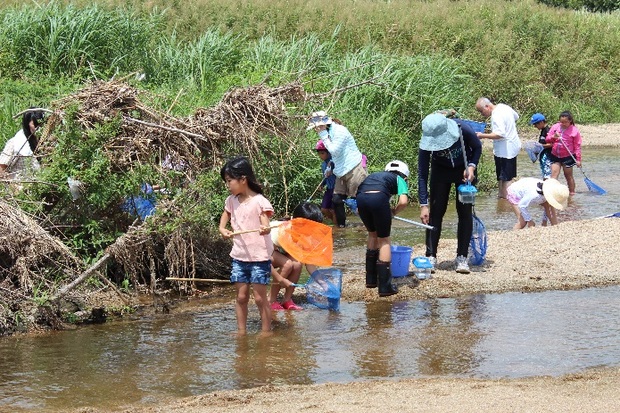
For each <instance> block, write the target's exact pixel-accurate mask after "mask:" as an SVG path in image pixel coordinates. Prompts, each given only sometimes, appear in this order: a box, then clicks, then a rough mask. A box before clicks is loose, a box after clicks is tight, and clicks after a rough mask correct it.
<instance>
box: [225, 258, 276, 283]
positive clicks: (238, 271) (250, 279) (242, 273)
mask: <svg viewBox="0 0 620 413" xmlns="http://www.w3.org/2000/svg"><path fill="white" fill-rule="evenodd" d="M270 278H271V260H267V261H258V262H244V261H239V260H235V259H233V260H232V271H231V272H230V282H231V283H245V284H248V283H251V284H263V285H267V284H269V279H270Z"/></svg>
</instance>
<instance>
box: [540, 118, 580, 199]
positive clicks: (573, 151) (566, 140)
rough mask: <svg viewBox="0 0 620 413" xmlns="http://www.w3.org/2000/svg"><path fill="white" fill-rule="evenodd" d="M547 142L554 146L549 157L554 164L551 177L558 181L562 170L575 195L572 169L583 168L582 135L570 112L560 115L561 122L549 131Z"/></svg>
mask: <svg viewBox="0 0 620 413" xmlns="http://www.w3.org/2000/svg"><path fill="white" fill-rule="evenodd" d="M546 140H547V143H552V144H553V147H552V149H551V154H550V155H549V160H550V161H551V162H552V163H551V177H552V178H554V179H557V178H558V176H559V175H560V168H561V169H562V170H563V171H564V178H566V184H567V185H568V190H569V192H570V194H571V195H573V194H575V177H574V176H573V170H572V167H573V166H575V165H577V167H578V168H581V134H580V133H579V129H577V127H576V126H575V121H574V120H573V115H572V114H571V113H570V112H569V111H565V112H562V113H560V119H559V122H558V123H556V124H555V125H553V126H552V127H551V129H549V132H548V133H547V138H546Z"/></svg>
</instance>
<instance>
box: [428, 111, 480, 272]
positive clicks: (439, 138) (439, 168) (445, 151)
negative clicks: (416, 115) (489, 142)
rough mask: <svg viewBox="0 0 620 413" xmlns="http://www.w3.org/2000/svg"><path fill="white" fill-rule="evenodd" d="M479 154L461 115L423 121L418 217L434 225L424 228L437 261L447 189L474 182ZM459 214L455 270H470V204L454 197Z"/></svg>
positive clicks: (433, 116)
mask: <svg viewBox="0 0 620 413" xmlns="http://www.w3.org/2000/svg"><path fill="white" fill-rule="evenodd" d="M459 129H460V131H462V133H463V141H464V147H465V154H466V155H467V162H468V163H467V165H465V158H464V157H463V143H462V142H461V139H460V136H461V133H460V132H459ZM481 154H482V143H481V142H480V139H479V138H478V137H477V136H476V132H474V130H473V129H472V128H471V127H470V126H469V125H468V124H467V123H465V122H462V121H461V120H460V119H448V118H446V117H445V116H444V115H442V114H439V113H433V114H430V115H428V116H427V117H425V118H424V120H423V121H422V139H421V140H420V152H419V154H418V200H419V201H420V219H421V220H422V222H423V223H425V224H428V225H432V226H433V227H435V230H434V231H431V230H426V256H427V257H429V260H430V261H431V264H433V269H432V272H434V270H435V265H436V264H437V246H438V245H439V238H440V237H441V225H442V222H443V216H444V215H445V213H446V209H447V208H448V202H449V201H450V189H451V188H452V185H453V184H454V189H455V192H456V190H457V188H458V186H459V185H460V184H462V183H464V182H466V181H469V182H471V183H472V184H474V185H475V183H476V165H478V161H479V160H480V155H481ZM429 166H430V170H431V172H430V197H429V194H428V175H429V173H428V171H429ZM456 212H457V214H458V220H459V221H458V228H457V238H458V243H457V249H456V272H458V273H462V274H468V273H469V265H468V263H467V254H468V252H469V241H470V239H471V233H472V229H473V217H472V204H464V203H462V202H461V201H459V200H458V196H457V197H456Z"/></svg>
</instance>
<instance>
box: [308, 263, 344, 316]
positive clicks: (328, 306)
mask: <svg viewBox="0 0 620 413" xmlns="http://www.w3.org/2000/svg"><path fill="white" fill-rule="evenodd" d="M304 288H305V289H306V298H307V300H308V302H309V303H310V304H312V305H315V306H317V307H319V308H322V309H324V310H332V311H339V310H340V293H341V291H342V272H341V271H340V270H339V269H337V268H322V269H318V270H316V271H314V272H313V273H312V274H311V275H310V279H309V280H308V282H307V283H306V285H305V286H304Z"/></svg>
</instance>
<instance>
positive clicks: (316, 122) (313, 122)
mask: <svg viewBox="0 0 620 413" xmlns="http://www.w3.org/2000/svg"><path fill="white" fill-rule="evenodd" d="M331 124H332V118H330V117H329V116H327V113H326V112H325V111H324V110H319V111H318V112H312V115H310V120H309V123H308V127H307V128H306V130H310V129H314V128H316V127H317V126H322V125H325V126H327V125H331Z"/></svg>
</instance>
